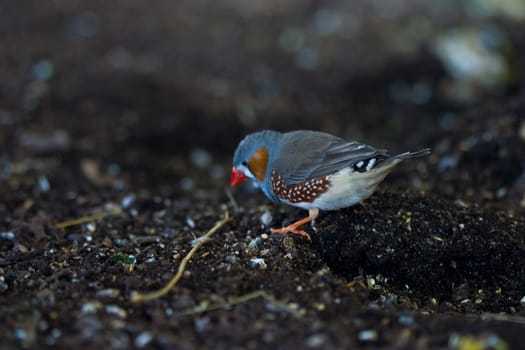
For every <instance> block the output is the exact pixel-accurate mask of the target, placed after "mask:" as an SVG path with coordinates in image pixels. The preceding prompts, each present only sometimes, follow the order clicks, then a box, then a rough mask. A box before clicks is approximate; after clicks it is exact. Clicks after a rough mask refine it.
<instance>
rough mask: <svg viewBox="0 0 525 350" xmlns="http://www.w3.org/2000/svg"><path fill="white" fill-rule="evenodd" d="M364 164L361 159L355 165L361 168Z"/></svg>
mask: <svg viewBox="0 0 525 350" xmlns="http://www.w3.org/2000/svg"><path fill="white" fill-rule="evenodd" d="M363 165H364V163H363V161H362V160H360V161H359V162H357V164H356V165H355V166H356V167H358V168H361V167H362V166H363Z"/></svg>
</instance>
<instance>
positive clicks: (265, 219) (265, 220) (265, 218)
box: [260, 210, 273, 226]
mask: <svg viewBox="0 0 525 350" xmlns="http://www.w3.org/2000/svg"><path fill="white" fill-rule="evenodd" d="M272 219H273V218H272V213H270V211H269V210H266V211H265V212H264V213H262V215H261V218H260V220H261V224H263V225H264V226H270V224H271V223H272Z"/></svg>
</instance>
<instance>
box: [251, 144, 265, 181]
mask: <svg viewBox="0 0 525 350" xmlns="http://www.w3.org/2000/svg"><path fill="white" fill-rule="evenodd" d="M267 166H268V151H267V150H266V148H264V147H261V148H259V149H258V150H257V151H255V154H254V155H253V156H252V157H251V158H250V160H249V161H248V169H250V171H251V172H252V174H253V175H254V176H255V177H256V178H257V180H259V181H263V180H264V175H266V167H267Z"/></svg>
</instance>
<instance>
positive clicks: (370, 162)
mask: <svg viewBox="0 0 525 350" xmlns="http://www.w3.org/2000/svg"><path fill="white" fill-rule="evenodd" d="M377 163H378V159H377V158H376V157H373V158H368V159H363V160H360V161H359V162H357V163H355V164H354V165H353V166H352V168H353V169H354V171H357V172H360V173H364V172H367V171H370V170H372V169H373V168H374V166H375V165H377Z"/></svg>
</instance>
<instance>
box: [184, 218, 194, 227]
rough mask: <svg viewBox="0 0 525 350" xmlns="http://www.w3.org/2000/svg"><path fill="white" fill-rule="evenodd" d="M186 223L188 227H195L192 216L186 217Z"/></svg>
mask: <svg viewBox="0 0 525 350" xmlns="http://www.w3.org/2000/svg"><path fill="white" fill-rule="evenodd" d="M186 225H187V226H188V227H189V228H195V221H193V219H192V218H189V217H188V218H186Z"/></svg>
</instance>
